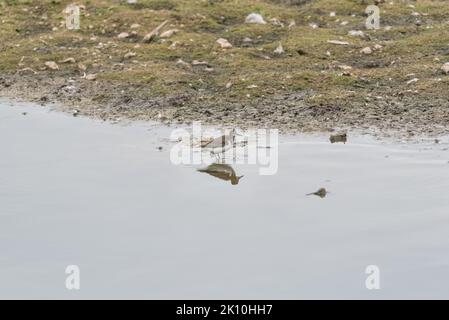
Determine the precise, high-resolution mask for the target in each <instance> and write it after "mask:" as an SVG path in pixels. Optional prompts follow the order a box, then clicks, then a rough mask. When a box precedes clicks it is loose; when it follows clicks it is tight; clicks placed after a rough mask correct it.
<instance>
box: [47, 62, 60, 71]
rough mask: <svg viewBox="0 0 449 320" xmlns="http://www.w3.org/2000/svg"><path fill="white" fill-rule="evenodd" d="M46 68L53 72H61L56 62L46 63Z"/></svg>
mask: <svg viewBox="0 0 449 320" xmlns="http://www.w3.org/2000/svg"><path fill="white" fill-rule="evenodd" d="M45 66H46V67H47V68H49V69H51V70H59V66H58V64H57V63H56V62H54V61H47V62H45Z"/></svg>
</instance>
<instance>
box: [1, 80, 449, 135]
mask: <svg viewBox="0 0 449 320" xmlns="http://www.w3.org/2000/svg"><path fill="white" fill-rule="evenodd" d="M133 90H135V91H138V90H136V88H135V86H134V85H132V84H113V83H110V82H102V81H88V80H84V79H79V78H78V77H69V78H67V77H53V76H51V77H48V74H46V73H41V74H37V75H33V76H20V75H18V74H16V75H3V76H0V95H1V97H2V98H6V99H8V100H12V101H24V102H31V103H37V104H39V105H42V106H51V107H52V108H54V109H57V110H59V111H63V112H67V113H72V114H73V112H76V113H77V114H79V115H82V116H87V117H90V118H94V119H101V120H104V121H112V122H118V121H122V120H128V121H155V122H158V123H161V124H165V125H189V124H191V123H192V122H193V121H200V122H201V123H203V124H205V125H210V126H216V127H238V128H241V129H248V128H261V129H262V128H269V129H278V130H279V132H280V133H282V134H286V135H295V134H307V133H323V134H332V133H335V132H338V131H341V130H345V131H348V132H357V133H358V134H360V135H366V134H368V135H372V136H374V137H377V138H380V139H382V138H393V139H407V140H416V139H426V138H435V139H436V138H438V137H440V136H445V135H447V134H449V122H448V124H447V126H442V125H441V124H429V122H431V121H429V120H431V117H432V115H430V116H429V112H427V114H426V118H425V119H423V118H416V117H411V115H408V116H403V115H401V121H400V122H395V121H393V122H392V121H391V118H390V119H389V118H388V117H389V115H388V114H385V113H384V114H379V116H377V117H372V118H370V117H365V118H360V117H359V116H360V115H359V113H360V112H361V111H360V110H359V108H355V110H353V111H354V112H352V113H351V112H350V111H349V112H345V113H343V114H342V116H341V117H336V116H334V117H333V118H332V119H331V118H330V115H331V114H332V112H325V111H324V112H323V113H322V114H313V113H310V109H311V107H310V106H307V105H306V103H305V102H304V96H303V97H299V98H298V96H297V95H295V94H294V93H292V94H290V95H285V97H284V98H283V99H280V98H278V97H269V98H266V99H264V100H262V101H261V104H259V105H258V106H255V105H254V104H249V105H248V106H244V109H248V108H250V109H252V110H251V111H250V112H244V113H238V114H235V115H230V112H229V111H227V110H228V109H229V108H230V107H229V106H230V105H231V106H233V105H235V101H227V100H226V99H222V98H221V97H219V96H214V95H210V96H208V97H206V96H201V97H199V96H194V95H190V96H181V97H180V96H168V97H148V96H142V95H139V92H136V95H132V94H131V92H132V91H133ZM100 95H101V98H102V99H100V97H99V96H100ZM213 99H215V100H216V102H217V104H215V107H212V108H211V106H210V105H209V103H210V102H207V101H210V100H213ZM292 100H293V101H292ZM205 101H206V102H205ZM286 101H287V102H286ZM201 103H203V104H205V105H207V107H205V108H202V107H201ZM286 103H291V105H292V106H295V107H296V108H295V109H298V108H299V109H300V110H301V111H300V112H299V113H298V111H294V109H292V110H285V109H286V106H285V104H286ZM418 103H419V100H417V101H415V104H418ZM279 109H283V111H281V112H279ZM373 109H375V108H374V107H373V106H371V108H370V106H368V107H367V111H366V112H367V113H370V112H372V111H373ZM444 109H446V110H447V111H445V110H444ZM417 111H419V110H417ZM437 111H438V112H439V113H441V112H447V113H448V115H447V116H448V117H449V107H448V108H445V107H444V106H441V107H437V110H435V112H437ZM295 112H296V113H295ZM270 113H271V114H270ZM430 113H432V112H430ZM267 114H268V116H267Z"/></svg>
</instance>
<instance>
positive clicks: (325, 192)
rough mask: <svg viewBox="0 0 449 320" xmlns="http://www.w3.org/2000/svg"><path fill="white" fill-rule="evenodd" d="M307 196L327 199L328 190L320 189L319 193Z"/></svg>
mask: <svg viewBox="0 0 449 320" xmlns="http://www.w3.org/2000/svg"><path fill="white" fill-rule="evenodd" d="M307 195H308V196H317V197H320V198H325V197H326V195H327V190H326V189H324V188H320V189H318V191H316V192H312V193H309V194H307Z"/></svg>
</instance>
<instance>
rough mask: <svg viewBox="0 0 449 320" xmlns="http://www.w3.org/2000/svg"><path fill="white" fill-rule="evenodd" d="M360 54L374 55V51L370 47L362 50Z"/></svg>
mask: <svg viewBox="0 0 449 320" xmlns="http://www.w3.org/2000/svg"><path fill="white" fill-rule="evenodd" d="M360 53H363V54H371V53H373V50H372V49H371V48H370V47H366V48H363V49H362V50H360Z"/></svg>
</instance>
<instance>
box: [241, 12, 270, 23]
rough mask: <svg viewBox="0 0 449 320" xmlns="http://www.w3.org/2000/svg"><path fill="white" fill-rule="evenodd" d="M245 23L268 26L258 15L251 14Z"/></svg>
mask: <svg viewBox="0 0 449 320" xmlns="http://www.w3.org/2000/svg"><path fill="white" fill-rule="evenodd" d="M245 23H255V24H267V22H266V21H265V20H264V18H263V17H262V16H261V15H260V14H258V13H251V14H249V15H248V16H247V17H246V19H245Z"/></svg>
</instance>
